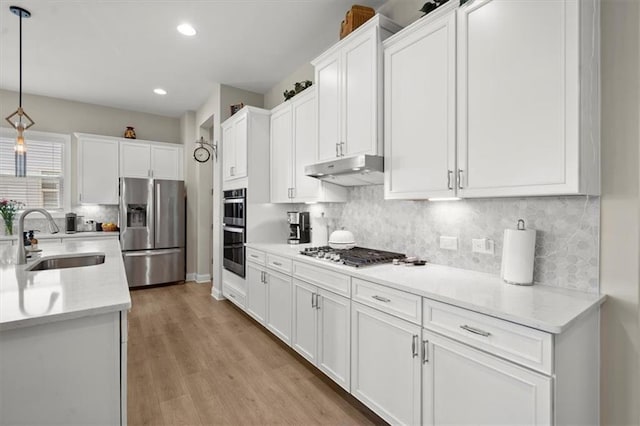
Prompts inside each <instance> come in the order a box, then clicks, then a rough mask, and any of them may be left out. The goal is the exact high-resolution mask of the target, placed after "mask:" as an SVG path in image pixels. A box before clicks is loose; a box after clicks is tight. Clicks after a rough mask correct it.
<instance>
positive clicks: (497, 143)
mask: <svg viewBox="0 0 640 426" xmlns="http://www.w3.org/2000/svg"><path fill="white" fill-rule="evenodd" d="M598 4H599V3H598V2H596V1H595V0H584V1H583V0H580V1H578V0H554V1H543V2H541V1H536V0H519V1H512V0H489V1H476V2H470V3H467V4H465V5H464V6H463V7H461V8H460V9H459V11H458V30H459V38H458V40H459V43H458V156H459V157H458V168H459V173H460V182H459V188H458V194H459V195H460V196H462V197H485V196H521V195H553V194H584V193H588V194H597V193H598V192H599V189H600V188H599V181H600V179H599V178H600V176H599V163H600V160H599V152H600V142H599V139H600V136H599V134H600V132H599V116H600V115H599V92H598V90H599V74H598V63H599V42H598V41H599V31H598V24H597V22H598V21H597V20H595V18H594V16H598V15H597V13H594V12H597V9H598V8H599V6H598ZM594 25H595V26H594ZM594 40H595V41H596V42H594Z"/></svg>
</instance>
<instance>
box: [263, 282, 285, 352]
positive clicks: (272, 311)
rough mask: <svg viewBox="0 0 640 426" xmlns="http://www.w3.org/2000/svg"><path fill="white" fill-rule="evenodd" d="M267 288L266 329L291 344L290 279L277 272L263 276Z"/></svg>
mask: <svg viewBox="0 0 640 426" xmlns="http://www.w3.org/2000/svg"><path fill="white" fill-rule="evenodd" d="M265 281H266V287H267V298H266V299H267V300H266V301H267V322H266V326H267V328H268V329H269V330H270V331H271V332H272V333H273V334H275V335H276V336H278V337H279V338H280V339H282V340H283V341H284V342H285V343H287V344H291V277H290V276H287V275H284V274H280V273H277V272H272V271H267V272H266V274H265Z"/></svg>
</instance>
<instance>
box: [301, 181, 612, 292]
mask: <svg viewBox="0 0 640 426" xmlns="http://www.w3.org/2000/svg"><path fill="white" fill-rule="evenodd" d="M308 207H309V210H310V211H311V212H312V216H314V217H316V216H320V213H321V212H324V213H325V217H326V219H327V223H328V226H329V232H331V231H333V230H335V229H338V228H340V227H344V228H345V229H348V230H350V231H352V232H353V233H354V236H355V238H356V243H357V244H358V245H360V246H364V247H370V248H376V249H386V250H391V251H399V252H403V253H406V254H407V255H414V256H419V257H421V258H425V259H427V260H428V261H429V262H432V263H437V264H442V265H449V266H454V267H458V268H463V269H470V270H476V271H482V272H489V273H492V274H499V273H500V265H501V261H502V240H503V233H504V230H505V228H515V226H516V222H517V220H518V219H524V220H525V222H526V226H527V228H532V229H535V230H536V231H537V236H536V259H535V271H534V280H535V282H536V283H540V284H545V285H550V286H556V287H564V288H572V289H578V290H581V291H586V292H590V293H597V292H598V253H599V224H600V198H599V197H586V196H567V197H529V198H494V199H475V200H460V201H438V202H434V201H397V200H384V187H383V186H382V185H375V186H362V187H354V188H351V189H350V190H349V202H348V203H346V204H338V203H329V204H317V205H313V206H308ZM440 236H452V237H457V238H458V250H457V251H452V250H444V249H441V248H440V245H439V238H440ZM473 238H490V239H492V240H494V241H495V254H494V255H488V254H478V253H473V252H472V250H471V239H473Z"/></svg>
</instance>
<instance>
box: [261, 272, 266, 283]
mask: <svg viewBox="0 0 640 426" xmlns="http://www.w3.org/2000/svg"><path fill="white" fill-rule="evenodd" d="M263 275H264V281H262V282H263V283H265V284H267V273H266V272H263Z"/></svg>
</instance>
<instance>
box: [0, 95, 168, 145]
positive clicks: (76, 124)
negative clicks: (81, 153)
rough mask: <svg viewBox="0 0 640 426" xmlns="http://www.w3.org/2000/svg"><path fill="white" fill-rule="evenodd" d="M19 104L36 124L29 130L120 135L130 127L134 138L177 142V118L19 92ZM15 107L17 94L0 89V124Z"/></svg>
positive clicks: (7, 125) (16, 105)
mask: <svg viewBox="0 0 640 426" xmlns="http://www.w3.org/2000/svg"><path fill="white" fill-rule="evenodd" d="M22 106H23V107H24V109H25V111H26V112H27V113H28V114H29V116H31V118H32V119H33V121H35V123H36V124H35V126H33V127H32V129H33V130H39V131H42V132H54V133H66V134H70V133H73V132H81V133H94V134H98V135H105V136H116V137H122V134H123V133H124V129H125V127H126V126H133V127H135V129H136V136H137V137H138V139H145V140H151V141H160V142H171V143H179V142H180V120H179V119H178V118H173V117H163V116H161V115H154V114H147V113H143V112H136V111H127V110H123V109H117V108H110V107H104V106H100V105H93V104H86V103H82V102H75V101H68V100H64V99H57V98H49V97H46V96H37V95H29V94H23V98H22ZM17 107H18V93H17V92H11V91H8V90H2V89H0V117H1V118H2V123H0V126H3V127H9V124H8V123H7V122H6V121H5V120H4V117H6V116H8V115H9V114H11V113H13V112H14V111H15V110H16V108H17ZM25 135H26V133H25Z"/></svg>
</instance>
